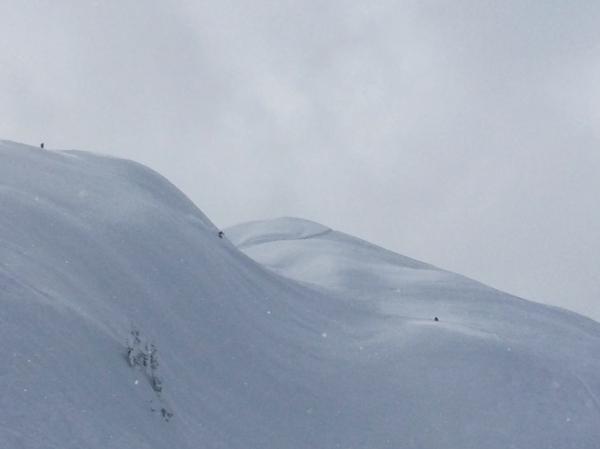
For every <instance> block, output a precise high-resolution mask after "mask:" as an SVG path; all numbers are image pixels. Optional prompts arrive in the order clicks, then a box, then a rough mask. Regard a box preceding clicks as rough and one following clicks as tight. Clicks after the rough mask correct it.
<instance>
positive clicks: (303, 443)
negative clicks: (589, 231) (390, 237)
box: [0, 141, 600, 449]
mask: <svg viewBox="0 0 600 449" xmlns="http://www.w3.org/2000/svg"><path fill="white" fill-rule="evenodd" d="M0 212H1V213H0V341H1V342H2V344H0V358H1V360H2V361H3V363H2V364H1V365H0V389H1V391H2V392H3V394H1V395H0V407H1V408H0V410H2V413H1V415H0V449H9V448H10V449H13V448H25V449H38V448H40V449H41V448H44V449H46V448H52V449H54V448H57V449H58V448H60V449H72V448H73V449H74V448H77V449H79V448H82V447H85V448H89V449H100V448H102V449H105V448H111V449H130V448H147V449H163V448H170V447H173V448H178V449H188V448H189V449H192V448H198V447H205V448H225V449H238V448H239V449H242V448H243V449H253V448H255V449H259V448H260V449H264V448H277V449H308V448H311V449H312V448H324V449H328V448H367V447H368V448H374V449H383V448H386V449H388V448H389V449H392V448H394V449H396V448H406V449H417V448H427V449H456V448H461V449H480V448H484V447H485V448H489V449H501V448H502V449H505V448H509V447H514V448H527V449H547V448H561V449H563V448H564V449H567V448H568V449H596V448H597V447H598V442H599V441H600V426H598V423H599V422H600V403H599V402H598V400H597V398H598V397H600V377H599V376H598V372H600V357H599V350H598V348H599V347H600V325H598V324H597V323H595V322H593V321H591V320H588V319H586V318H584V317H581V316H579V315H576V314H572V313H569V312H566V311H563V310H560V309H554V308H549V307H545V306H542V305H539V304H534V303H530V302H528V301H525V300H522V299H518V298H514V297H511V296H509V295H506V294H504V293H502V292H498V291H496V290H493V289H490V288H487V287H485V286H483V285H481V284H479V283H476V282H474V281H470V280H468V279H465V278H463V277H461V276H458V275H454V274H452V273H448V272H445V271H443V270H439V269H437V268H435V267H431V266H429V265H427V264H423V263H421V262H417V261H414V260H412V259H409V258H406V257H403V256H399V255H396V254H394V253H391V252H389V251H386V250H384V249H382V248H378V247H376V246H373V245H370V244H368V243H366V242H364V241H361V240H359V239H355V238H353V237H350V236H346V235H344V234H341V233H338V232H335V231H331V230H329V229H328V228H326V227H323V226H321V225H318V224H315V223H312V222H306V221H298V220H295V219H280V220H277V221H275V222H267V223H253V224H251V225H241V226H238V227H236V228H235V229H231V230H227V231H226V237H227V238H223V239H221V238H219V236H218V230H217V228H216V227H215V226H214V225H213V224H212V223H211V222H210V221H209V220H208V218H207V217H206V216H204V214H202V212H201V211H200V210H199V209H198V208H197V207H196V206H195V205H194V204H193V203H192V202H191V201H189V200H188V199H187V198H186V197H185V195H183V194H182V193H181V192H180V191H178V190H177V189H176V188H175V187H174V186H173V185H171V184H170V183H169V182H168V181H167V180H165V179H164V178H163V177H161V176H160V175H158V174H156V173H155V172H153V171H152V170H150V169H148V168H146V167H143V166H141V165H139V164H136V163H133V162H129V161H123V160H120V159H115V158H110V157H105V156H99V155H92V154H89V153H84V152H70V151H69V152H54V151H45V150H40V149H38V148H33V147H29V146H25V145H20V144H15V143H11V142H5V141H3V142H0ZM229 239H231V241H233V242H235V243H238V244H239V245H240V247H241V248H242V250H243V251H244V252H246V254H247V255H248V256H250V257H251V258H254V259H255V260H256V261H253V260H251V258H249V257H247V256H246V255H244V254H243V253H242V252H240V250H238V249H237V248H236V247H235V246H234V245H232V244H231V243H230V240H229ZM263 264H264V265H266V266H263ZM274 271H275V272H274ZM433 316H438V317H439V319H440V321H438V322H436V321H434V320H433ZM132 329H136V330H138V331H139V335H140V336H141V340H142V341H141V343H140V344H139V345H138V349H139V348H140V347H141V348H142V350H143V348H144V346H145V344H146V343H147V344H148V345H150V344H154V345H155V347H156V348H157V351H158V352H157V354H158V361H159V362H160V363H159V366H158V368H157V369H156V372H157V375H158V376H159V377H160V380H161V388H160V391H157V389H156V385H155V384H154V383H153V379H154V377H153V376H155V374H156V373H155V372H154V368H152V369H151V368H149V367H143V366H141V365H140V366H131V364H130V362H129V361H128V345H130V343H128V340H129V342H131V336H130V333H131V330H132ZM150 371H151V372H150ZM171 413H172V414H173V416H171V415H170V414H171Z"/></svg>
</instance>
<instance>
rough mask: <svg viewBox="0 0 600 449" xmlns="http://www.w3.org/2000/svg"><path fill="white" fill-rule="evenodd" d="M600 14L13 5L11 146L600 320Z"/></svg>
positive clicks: (6, 81) (4, 59)
mask: <svg viewBox="0 0 600 449" xmlns="http://www.w3.org/2000/svg"><path fill="white" fill-rule="evenodd" d="M598 23H600V4H599V3H598V2H594V1H577V2H573V1H544V2H537V1H453V2H450V1H442V0H440V1H414V2H412V1H372V2H358V1H348V2H346V1H331V2H316V1H280V2H272V1H267V0H260V1H255V2H242V1H226V0H221V1H216V0H214V1H212V0H207V1H183V0H182V1H175V0H164V1H160V2H158V1H144V2H141V1H132V0H120V1H116V0H108V1H95V2H94V1H81V0H79V1H74V0H73V1H67V0H62V1H56V0H55V1H50V0H24V1H23V0H21V1H16V0H7V1H4V2H3V3H2V5H0V38H1V39H0V83H1V84H0V86H1V89H0V136H2V138H7V139H14V140H19V141H25V142H30V143H34V144H37V143H38V142H39V141H41V140H45V141H46V142H47V143H48V144H49V146H51V147H55V148H56V147H59V148H81V149H91V150H95V151H100V152H105V153H110V154H115V155H119V156H123V157H128V158H132V159H136V160H138V161H141V162H143V163H146V164H148V165H150V166H151V167H153V168H155V169H157V170H159V171H161V172H162V173H163V174H165V175H166V176H167V177H168V178H169V179H171V180H172V181H173V182H174V183H175V184H176V185H178V186H179V187H180V188H181V189H182V190H184V191H185V192H186V193H187V194H188V195H189V196H190V197H191V198H192V199H193V200H194V201H195V202H196V203H197V204H198V205H199V206H200V208H202V209H203V210H204V211H205V212H206V213H207V214H208V215H209V216H210V217H211V218H212V219H213V220H214V221H215V222H216V223H217V224H218V225H220V226H226V225H230V224H234V223H237V222H240V221H244V220H249V219H257V218H266V217H274V216H280V215H294V216H302V217H305V218H310V219H314V220H316V221H319V222H322V223H324V224H327V225H330V226H333V227H336V228H338V229H340V230H343V231H346V232H349V233H352V234H356V235H358V236H361V237H364V238H366V239H369V240H371V241H374V242H376V243H379V244H382V245H383V246H386V247H389V248H391V249H393V250H396V251H398V252H400V253H404V254H407V255H410V256H412V257H416V258H420V259H423V260H425V261H428V262H431V263H435V264H438V265H440V266H442V267H445V268H448V269H451V270H453V271H457V272H460V273H463V274H467V275H469V276H472V277H475V278H477V279H480V280H482V281H484V282H487V283H490V284H492V285H493V286H496V287H498V288H501V289H504V290H507V291H509V292H512V293H516V294H519V295H521V296H525V297H527V298H531V299H534V300H539V301H545V302H549V303H552V304H557V305H561V306H564V307H567V308H570V309H574V310H577V311H579V312H581V313H585V314H588V315H590V316H593V317H595V318H596V319H600V301H598V299H599V298H600V269H599V268H598V263H597V259H598V256H597V255H598V254H600V209H599V208H598V192H600V180H599V179H600V150H599V149H598V148H600V146H599V143H600V87H599V86H600V84H598V82H597V80H598V79H600V28H599V27H598V26H597V24H598Z"/></svg>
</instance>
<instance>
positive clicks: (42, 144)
mask: <svg viewBox="0 0 600 449" xmlns="http://www.w3.org/2000/svg"><path fill="white" fill-rule="evenodd" d="M40 148H41V149H42V150H43V149H44V142H42V143H40Z"/></svg>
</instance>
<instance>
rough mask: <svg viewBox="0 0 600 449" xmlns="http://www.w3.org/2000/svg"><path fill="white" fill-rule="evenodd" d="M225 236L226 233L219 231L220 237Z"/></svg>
mask: <svg viewBox="0 0 600 449" xmlns="http://www.w3.org/2000/svg"><path fill="white" fill-rule="evenodd" d="M224 236H225V233H224V232H223V231H219V238H220V239H222V238H223V237H224Z"/></svg>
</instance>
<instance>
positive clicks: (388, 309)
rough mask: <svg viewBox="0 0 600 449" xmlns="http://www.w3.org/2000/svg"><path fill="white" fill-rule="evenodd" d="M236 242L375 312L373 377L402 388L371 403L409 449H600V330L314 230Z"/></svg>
mask: <svg viewBox="0 0 600 449" xmlns="http://www.w3.org/2000/svg"><path fill="white" fill-rule="evenodd" d="M286 229H287V232H285V230H286ZM227 235H228V236H229V238H230V239H231V241H233V242H234V243H235V244H236V245H237V246H238V247H239V248H240V249H241V250H242V251H244V252H245V253H246V254H247V255H249V256H250V257H252V258H253V259H255V260H256V261H258V262H260V263H261V264H263V265H264V266H266V267H268V268H269V269H271V270H273V271H274V272H276V273H278V274H280V275H283V276H286V277H288V278H290V279H293V280H296V281H301V282H303V283H306V284H307V285H314V286H319V287H321V288H323V289H326V290H327V291H329V292H332V293H333V294H336V295H337V296H342V297H345V298H347V299H349V300H353V301H356V300H358V301H360V302H361V303H364V304H368V305H369V306H370V307H372V308H373V309H374V310H375V313H376V314H377V315H378V319H377V320H376V322H377V324H376V325H375V328H374V329H373V333H372V334H371V335H370V336H369V338H368V339H367V341H369V342H370V344H369V345H365V346H364V347H365V348H369V352H370V356H369V360H370V362H371V363H373V362H374V363H373V365H372V366H371V367H370V369H372V371H373V373H375V372H378V370H379V369H381V370H383V371H384V372H385V373H386V375H387V376H389V377H388V381H389V378H394V379H396V380H397V383H396V384H395V385H394V388H392V390H389V391H383V390H380V387H379V385H373V386H372V387H371V390H370V391H369V392H368V393H367V396H368V395H369V394H372V393H373V392H376V391H379V392H380V394H381V397H380V398H379V401H378V402H377V403H378V405H379V406H381V409H383V408H386V410H385V413H383V414H382V415H380V416H389V417H391V416H394V418H390V419H392V421H393V422H394V423H395V424H394V425H397V431H398V433H399V434H404V438H402V437H401V438H400V439H399V440H397V444H398V446H397V447H428V448H429V447H448V448H451V447H453V448H458V447H460V448H471V447H472V448H484V447H485V448H489V447H515V448H538V447H539V448H572V447H586V448H588V447H589V448H592V447H600V402H599V400H598V399H599V398H600V374H599V371H598V369H599V368H600V325H598V323H596V322H594V321H592V320H589V319H587V318H585V317H582V316H579V315H577V314H574V313H571V312H568V311H565V310H561V309H557V308H553V307H547V306H543V305H540V304H536V303H532V302H529V301H525V300H523V299H520V298H516V297H513V296H511V295H508V294H506V293H503V292H500V291H498V290H495V289H492V288H490V287H487V286H484V285H482V284H480V283H478V282H475V281H473V280H470V279H468V278H465V277H463V276H459V275H456V274H453V273H449V272H447V271H444V270H441V269H438V268H436V267H433V266H431V265H427V264H424V263H422V262H418V261H415V260H413V259H410V258H407V257H404V256H401V255H398V254H395V253H393V252H390V251H388V250H385V249H383V248H380V247H378V246H375V245H372V244H370V243H368V242H365V241H364V240H360V239H357V238H355V237H352V236H349V235H346V234H343V233H341V232H337V231H333V230H331V229H329V228H326V227H323V226H322V225H319V224H316V223H313V222H310V221H307V220H301V219H294V218H280V219H275V220H269V221H257V222H250V223H246V224H241V225H238V226H234V227H232V228H230V229H228V230H227ZM435 317H438V319H439V321H434V319H435ZM380 362H381V364H382V366H379V363H380ZM384 377H386V376H385V375H384ZM375 378H378V377H377V376H375V375H374V377H373V379H375ZM378 379H380V377H379V378H378ZM388 394H389V396H388ZM384 404H385V405H384ZM398 417H400V419H398V420H397V421H396V420H395V419H396V418H398ZM382 419H385V418H382ZM407 424H408V425H407ZM391 426H393V425H390V427H391ZM417 429H418V430H417ZM389 430H390V432H392V430H391V429H389ZM419 433H420V434H419ZM391 447H393V446H391Z"/></svg>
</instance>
